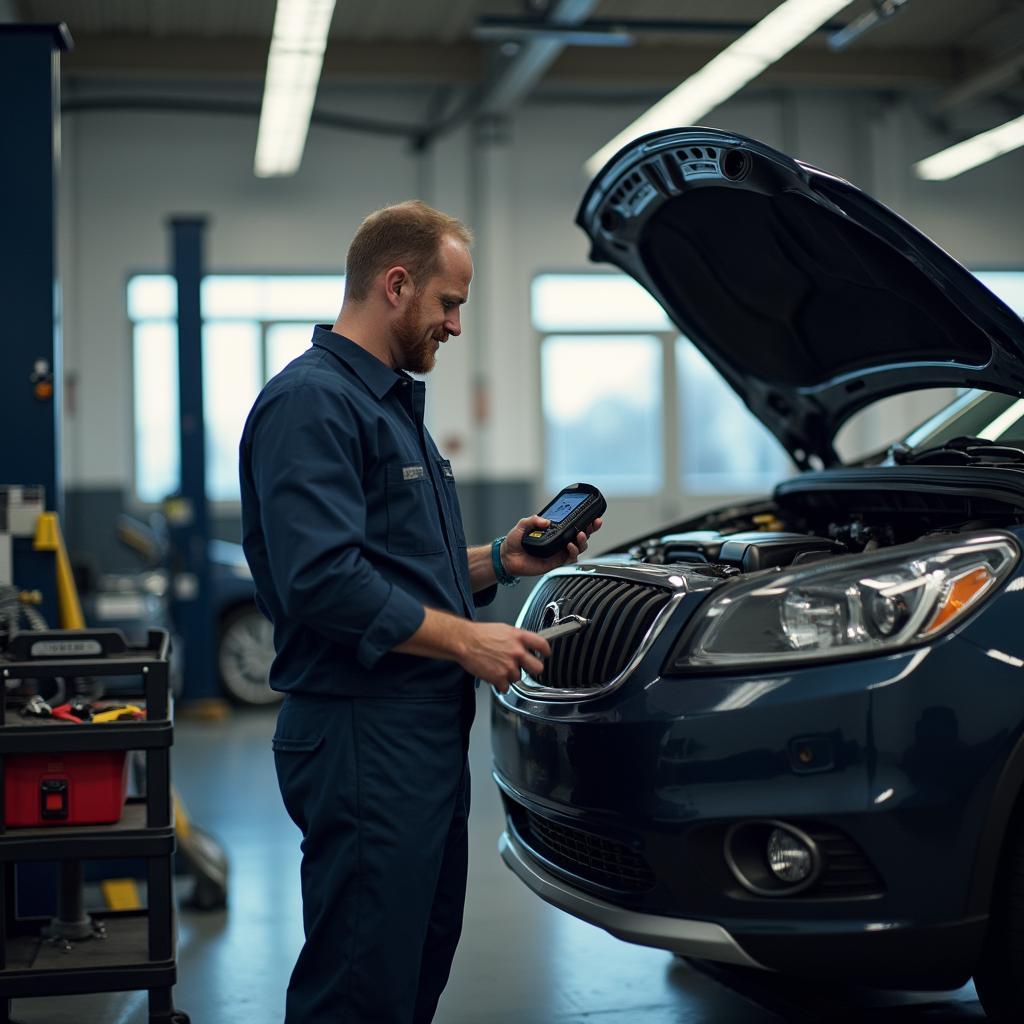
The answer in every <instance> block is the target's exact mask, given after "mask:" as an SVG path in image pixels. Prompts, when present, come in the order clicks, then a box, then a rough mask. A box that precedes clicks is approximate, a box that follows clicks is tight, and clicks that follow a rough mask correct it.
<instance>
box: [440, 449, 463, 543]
mask: <svg viewBox="0 0 1024 1024" xmlns="http://www.w3.org/2000/svg"><path fill="white" fill-rule="evenodd" d="M437 468H438V475H439V476H440V477H441V487H442V490H443V491H444V500H445V504H446V506H447V507H446V509H445V511H446V513H447V515H448V522H450V523H451V524H452V530H453V531H454V533H455V540H456V542H457V543H458V545H459V546H460V547H463V548H464V547H465V546H466V531H465V530H464V529H463V527H462V510H461V509H460V508H459V494H458V491H457V490H456V489H455V474H454V473H453V472H452V464H451V463H450V462H449V461H448V460H447V459H438V460H437Z"/></svg>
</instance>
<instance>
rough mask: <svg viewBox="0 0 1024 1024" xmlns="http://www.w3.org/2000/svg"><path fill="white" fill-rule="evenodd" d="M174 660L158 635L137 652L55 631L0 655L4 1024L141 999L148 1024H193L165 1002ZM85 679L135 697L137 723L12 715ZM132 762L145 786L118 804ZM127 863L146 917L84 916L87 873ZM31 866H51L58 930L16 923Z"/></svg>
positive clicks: (53, 921)
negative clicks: (86, 1000) (87, 996)
mask: <svg viewBox="0 0 1024 1024" xmlns="http://www.w3.org/2000/svg"><path fill="white" fill-rule="evenodd" d="M168 647H169V643H168V637H167V634H166V633H165V632H163V631H162V630H151V631H150V632H149V634H148V637H147V640H146V643H144V644H140V645H129V644H127V643H126V642H125V640H124V637H123V636H122V635H121V634H120V633H119V632H118V631H117V630H59V631H52V632H20V633H14V634H12V635H11V637H10V640H9V642H8V644H7V645H6V647H5V648H4V649H3V650H2V651H0V678H2V681H3V683H4V700H3V702H2V706H0V800H2V811H3V813H0V875H2V885H0V1024H8V1022H9V1021H11V1000H12V999H19V998H25V997H31V996H59V995H68V996H71V995H79V994H84V993H92V992H118V991H127V990H139V989H147V990H148V992H149V1021H150V1024H188V1016H187V1015H186V1014H185V1013H182V1012H181V1011H178V1010H176V1009H175V1008H174V1003H173V999H172V991H173V989H172V986H173V985H174V982H175V978H176V965H175V918H174V905H173V893H172V856H173V852H174V826H173V818H172V814H171V790H170V747H171V742H172V730H173V724H172V720H171V714H170V702H169V695H168V676H167V655H168ZM83 678H88V679H91V680H97V679H99V680H102V681H107V684H108V688H114V687H115V686H116V687H117V693H118V696H119V697H121V696H123V695H124V694H126V693H130V694H132V697H131V699H132V701H133V702H134V704H135V705H138V707H141V708H144V712H145V717H144V718H142V715H141V714H140V713H139V712H138V708H136V713H135V714H134V716H132V717H128V716H126V717H125V718H124V719H119V718H118V717H117V716H113V720H112V716H111V715H110V714H106V715H97V716H96V717H97V720H96V721H88V720H86V718H87V713H86V712H82V714H83V716H85V717H83V719H82V720H81V721H78V720H77V716H71V721H68V720H66V719H67V718H68V717H69V714H70V713H69V712H67V711H66V710H65V711H63V712H61V709H59V708H54V709H52V714H51V713H50V708H49V705H47V704H45V702H43V699H42V698H41V697H40V696H36V697H34V698H31V699H33V700H35V701H36V705H35V710H38V708H39V706H40V704H42V706H43V707H44V708H45V709H46V712H47V714H48V715H49V717H39V716H38V715H32V714H29V715H26V714H24V713H19V710H20V709H26V710H33V709H32V708H28V707H27V705H28V704H29V700H26V697H25V693H26V691H28V692H31V691H32V689H33V688H37V689H39V690H44V689H45V687H46V686H47V684H50V685H52V684H54V682H55V681H57V680H61V681H63V684H64V685H65V686H67V685H69V683H70V681H72V680H82V679H83ZM126 683H127V686H128V688H127V689H125V684H126ZM136 694H137V695H138V696H136ZM63 707H64V708H65V709H66V708H67V705H63ZM62 718H64V719H65V720H61V719H62ZM140 719H141V720H140ZM129 751H139V752H140V754H139V755H138V756H139V757H140V758H142V759H143V760H144V764H145V770H144V773H143V774H144V779H145V782H144V787H142V788H143V789H144V794H143V795H141V796H135V797H132V796H130V797H128V798H127V800H126V801H125V800H124V794H125V781H126V777H127V774H126V773H127V767H126V765H125V761H124V759H125V758H126V757H127V756H128V752H129ZM122 804H123V809H122ZM15 822H17V823H18V824H19V825H20V826H21V827H14V824H13V823H15ZM98 822H106V823H105V824H100V823H98ZM125 858H128V859H141V860H143V861H144V862H145V865H146V882H147V901H146V907H145V909H143V910H129V911H105V912H102V913H93V914H87V913H86V912H85V907H84V901H83V894H82V862H83V861H95V860H103V859H122V860H123V859H125ZM30 861H45V862H57V863H58V877H59V883H58V893H57V914H56V916H55V917H53V918H40V917H20V916H19V915H18V912H17V906H16V903H17V886H16V882H15V870H16V865H18V864H24V863H26V862H30Z"/></svg>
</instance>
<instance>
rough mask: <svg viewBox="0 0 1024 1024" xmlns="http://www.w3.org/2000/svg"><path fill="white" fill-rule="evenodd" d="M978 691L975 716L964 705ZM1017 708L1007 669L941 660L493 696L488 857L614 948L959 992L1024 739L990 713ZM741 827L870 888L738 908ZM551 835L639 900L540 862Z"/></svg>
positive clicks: (935, 655) (947, 655) (928, 655)
mask: <svg viewBox="0 0 1024 1024" xmlns="http://www.w3.org/2000/svg"><path fill="white" fill-rule="evenodd" d="M638 676H639V673H638ZM980 680H983V681H984V686H985V688H986V691H987V692H986V700H979V699H978V694H977V691H976V689H975V692H974V694H973V695H972V694H971V693H970V690H971V681H980ZM1019 695H1020V681H1019V677H1018V674H1017V672H1016V670H1014V669H1012V668H1009V667H1005V668H1004V667H1001V665H1000V663H999V662H998V661H994V660H993V659H991V658H989V657H987V656H986V654H985V652H983V651H981V650H979V649H978V648H977V647H975V646H974V645H972V644H969V643H965V642H963V641H958V640H955V639H953V640H951V641H946V642H943V643H940V644H936V645H935V646H934V647H933V648H931V649H921V650H917V651H911V652H906V653H903V654H900V655H895V656H891V657H888V658H879V659H865V660H862V661H859V662H853V663H843V664H834V665H821V666H817V667H807V668H802V669H791V670H788V671H786V672H785V673H775V674H770V675H769V674H764V675H761V676H748V677H738V676H729V677H726V676H719V677H715V678H710V677H701V678H687V679H679V678H677V679H660V678H654V679H650V680H649V681H646V682H645V681H644V680H642V679H640V678H635V679H633V680H631V682H630V684H629V685H628V686H626V687H623V689H622V690H621V691H619V692H618V693H616V694H614V695H612V697H611V698H609V699H608V700H607V701H602V700H600V699H597V700H593V701H589V702H585V703H584V702H581V703H579V704H576V705H565V704H559V705H552V704H548V705H545V704H543V703H542V702H539V701H535V700H528V699H526V698H524V697H523V696H521V695H516V694H510V695H504V696H502V697H498V698H496V699H495V700H494V703H493V716H492V737H493V742H494V751H495V778H496V779H497V781H498V782H499V785H500V788H501V790H502V793H503V799H504V800H505V806H506V810H507V812H508V826H507V832H506V837H505V838H504V840H503V851H502V856H503V857H504V858H505V860H506V863H508V864H509V866H510V867H511V868H512V869H513V870H514V871H515V872H516V874H517V875H518V876H519V877H520V878H521V879H522V880H523V881H524V882H525V883H526V884H527V885H528V886H529V887H530V888H531V889H533V891H535V892H537V893H538V894H539V895H541V896H542V897H543V898H544V899H546V900H548V901H549V902H551V903H553V904H554V905H556V906H559V907H561V908H562V909H564V910H566V911H567V912H569V913H571V914H573V915H575V916H577V917H580V918H582V919H583V920H587V921H591V922H592V923H595V924H597V925H599V926H600V927H602V928H605V929H606V930H608V931H610V932H611V933H612V934H615V935H618V936H619V937H621V938H624V939H626V940H627V941H632V942H637V943H640V944H646V945H653V946H659V947H662V948H666V949H672V950H674V951H675V952H679V953H683V954H685V955H689V956H694V957H703V958H705V959H713V960H724V961H725V962H727V963H743V964H745V965H746V966H750V965H751V964H754V965H756V966H761V967H764V968H768V969H773V970H778V971H785V972H787V973H797V974H814V975H817V976H819V977H825V976H829V977H846V978H851V977H852V978H856V979H857V980H858V981H860V982H861V983H864V984H875V985H879V986H893V987H906V988H909V987H921V988H926V987H936V988H941V987H953V986H956V985H959V984H962V983H963V981H965V980H966V979H967V978H968V977H969V976H970V974H971V971H972V969H973V966H974V963H975V961H976V958H977V955H978V952H979V951H980V947H981V942H982V939H983V936H984V930H985V926H986V918H987V902H986V904H985V906H984V907H979V906H977V905H975V904H972V902H971V899H970V898H969V892H970V890H971V886H972V875H973V872H974V870H975V865H976V863H977V860H978V856H979V844H980V836H981V835H982V834H983V833H984V825H985V821H986V816H987V812H988V809H989V806H990V804H991V800H992V794H993V790H994V786H995V780H996V779H997V778H998V775H999V770H1000V767H1001V765H1002V764H1003V763H1004V761H1005V758H1006V756H1007V755H1008V751H1009V750H1010V749H1012V747H1013V745H1014V743H1015V742H1016V739H1017V737H1018V734H1019V731H1020V730H1019V728H1010V729H1009V730H1008V729H1007V728H1006V726H1007V722H1008V717H1007V715H1006V714H1000V715H993V714H992V706H993V705H995V706H998V707H1001V708H1003V709H1004V712H1005V711H1007V710H1009V708H1011V707H1014V706H1016V707H1018V708H1019V705H1020V696H1019ZM1018 718H1019V715H1018ZM805 740H807V741H808V742H811V741H813V742H812V745H814V746H815V749H816V750H817V751H822V752H823V753H822V756H821V758H820V759H819V760H817V761H815V762H814V763H812V764H810V765H804V764H802V763H801V762H800V760H799V758H798V756H797V755H798V751H799V750H800V749H801V745H802V743H803V741H805ZM538 819H542V820H540V821H539V822H538ZM752 819H757V820H762V819H781V820H784V821H787V822H790V823H792V824H794V825H796V826H798V827H804V826H805V825H808V823H811V824H814V825H815V826H816V827H817V826H820V827H821V829H822V830H824V831H826V832H827V831H828V830H831V831H832V834H834V835H838V836H840V837H842V838H844V839H846V840H848V841H849V844H850V846H851V847H852V848H853V849H854V850H855V851H857V852H859V853H860V854H861V855H862V858H863V862H864V863H866V864H867V865H868V867H869V869H870V871H869V874H868V878H869V880H870V878H871V877H874V878H875V879H876V880H877V884H875V885H872V884H869V883H866V884H865V886H864V887H862V888H861V889H860V890H857V891H851V892H850V893H849V894H848V895H847V896H846V897H845V898H844V897H842V896H841V894H840V895H837V891H836V890H830V891H820V890H819V891H814V892H811V891H808V892H806V893H803V894H801V895H799V896H797V895H793V896H787V897H785V898H758V897H757V896H756V895H752V894H751V893H750V892H748V891H744V889H743V888H742V886H740V885H739V884H737V882H736V879H735V878H734V877H733V876H732V874H731V872H730V869H729V867H728V865H727V863H726V860H725V858H724V856H723V845H722V839H723V836H724V835H725V834H726V832H727V830H728V829H729V827H730V826H731V825H732V824H734V823H736V822H742V821H747V820H752ZM549 822H550V823H553V826H554V828H555V829H556V830H559V831H557V832H556V833H554V834H553V839H554V840H555V841H561V840H562V839H563V838H564V839H565V840H566V841H567V842H569V841H572V838H573V830H577V835H579V834H585V835H586V836H596V837H599V838H598V839H597V840H596V841H595V842H596V844H597V845H596V847H595V849H596V850H597V852H598V853H601V852H602V851H605V852H607V853H608V857H609V858H617V859H616V860H615V861H614V863H612V862H611V861H609V862H608V863H606V864H605V865H604V867H605V868H607V869H608V870H620V868H621V871H622V872H623V874H622V875H621V877H622V878H623V879H625V880H626V881H631V880H632V878H633V877H634V875H633V874H632V872H634V869H635V867H636V862H639V863H640V866H641V867H642V868H644V869H645V870H646V869H649V872H650V879H649V881H650V884H649V885H647V886H646V888H645V887H644V886H643V885H641V884H637V885H635V886H634V887H633V888H632V889H631V891H625V890H626V888H627V887H626V886H625V885H623V886H621V887H620V891H615V888H616V884H615V882H614V881H612V882H609V881H608V876H607V875H603V876H595V875H594V874H591V875H590V876H589V877H588V875H587V873H586V872H585V871H582V872H577V871H575V870H574V868H573V865H572V864H571V863H566V862H564V861H563V862H561V863H560V862H559V860H558V858H557V857H550V856H548V857H546V856H545V854H550V853H551V852H552V849H553V848H552V846H551V845H550V844H548V845H545V844H544V843H543V842H540V843H538V842H537V840H538V839H543V838H544V836H543V835H542V834H541V833H540V832H538V831H531V829H532V826H534V825H538V824H539V826H540V827H541V828H545V827H546V825H547V823H549ZM588 855H589V854H588ZM626 872H629V873H630V874H629V876H628V878H627V876H626V874H625V873H626ZM872 873H873V874H872ZM600 882H604V883H605V884H598V883H600ZM694 926H700V927H696V928H695V927H694ZM737 958H738V959H737Z"/></svg>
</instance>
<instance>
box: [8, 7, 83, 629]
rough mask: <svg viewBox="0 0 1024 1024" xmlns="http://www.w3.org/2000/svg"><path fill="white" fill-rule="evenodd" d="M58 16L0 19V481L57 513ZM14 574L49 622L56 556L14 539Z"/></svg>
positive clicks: (62, 41) (64, 36)
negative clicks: (0, 442) (23, 21)
mask: <svg viewBox="0 0 1024 1024" xmlns="http://www.w3.org/2000/svg"><path fill="white" fill-rule="evenodd" d="M71 48H72V42H71V36H70V34H69V33H68V30H67V27H66V26H65V25H53V24H48V25H43V24H38V25H0V97H2V98H3V99H2V100H0V195H3V196H4V197H5V200H6V201H5V203H4V215H3V223H2V227H0V310H2V311H3V315H2V317H0V409H2V415H0V420H2V422H3V424H4V425H5V427H6V428H7V430H8V431H9V432H10V433H9V434H8V435H7V436H8V443H6V444H5V445H4V453H3V458H2V461H0V484H42V486H43V487H44V488H45V489H46V507H47V508H48V509H50V510H53V511H56V512H57V513H60V512H61V511H62V507H63V502H64V493H63V487H62V483H61V475H60V412H61V335H60V315H61V310H60V288H59V285H58V281H57V237H56V226H57V211H56V200H57V196H56V192H57V173H58V166H59V158H60V54H61V52H63V51H66V50H70V49H71ZM14 570H15V577H16V579H15V582H16V583H17V584H18V585H19V586H22V587H26V588H33V589H38V590H41V591H42V593H43V606H42V609H41V610H42V611H43V613H44V615H45V616H46V618H47V619H48V620H49V621H50V623H51V624H52V625H56V623H57V607H56V583H55V575H54V560H53V556H52V555H51V554H49V553H46V554H41V553H39V552H35V551H33V550H32V543H31V541H29V540H24V541H21V540H19V541H16V542H15V551H14Z"/></svg>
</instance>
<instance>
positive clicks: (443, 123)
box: [414, 0, 598, 149]
mask: <svg viewBox="0 0 1024 1024" xmlns="http://www.w3.org/2000/svg"><path fill="white" fill-rule="evenodd" d="M597 3H598V0H556V2H555V3H554V4H553V5H552V7H551V10H550V11H549V12H548V16H547V19H546V20H547V21H548V23H549V24H550V25H552V26H556V27H557V26H569V27H571V26H574V25H579V24H580V22H582V21H585V20H586V19H587V18H588V17H590V14H591V12H592V11H593V10H594V8H595V7H596V6H597ZM514 45H515V47H516V48H515V50H514V51H513V52H510V53H505V52H502V51H499V52H498V54H497V55H496V64H495V65H494V67H493V68H492V70H491V72H490V74H489V75H488V76H487V78H486V79H485V80H484V81H483V82H482V83H481V84H480V85H479V86H477V87H476V88H474V89H471V90H470V92H469V93H468V94H467V96H466V98H465V100H464V101H463V103H461V104H460V105H459V106H458V107H457V108H456V109H455V110H454V111H453V112H452V113H451V114H449V115H448V116H447V117H446V118H442V119H440V120H438V121H435V122H434V123H433V124H431V125H428V126H427V127H426V128H425V129H424V131H423V132H421V133H420V134H419V135H418V136H417V138H416V140H415V142H414V146H415V148H416V149H425V148H426V147H427V146H429V145H430V144H431V143H432V142H433V141H434V140H435V139H437V138H440V136H442V135H445V134H447V133H448V132H451V131H454V130H455V129H456V128H460V127H461V126H462V125H464V124H466V123H467V122H469V121H472V120H474V119H475V118H477V117H479V116H481V115H485V114H486V115H490V116H494V115H498V114H505V113H508V111H510V110H511V109H512V108H513V107H514V106H515V105H516V104H517V103H519V102H521V101H522V100H523V99H525V98H526V96H528V95H529V94H530V92H531V91H532V90H533V88H534V86H535V85H536V84H537V83H538V82H539V81H540V80H541V79H542V78H543V77H544V74H545V73H546V72H547V70H548V68H549V67H551V65H552V64H553V63H554V62H555V61H556V60H557V59H558V57H559V56H560V54H561V53H562V51H563V50H564V49H565V46H566V44H565V42H563V41H562V40H560V39H551V38H543V39H531V40H529V41H528V42H526V43H523V44H514Z"/></svg>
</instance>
